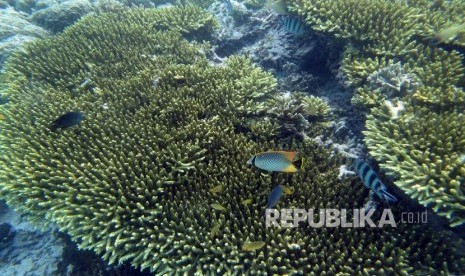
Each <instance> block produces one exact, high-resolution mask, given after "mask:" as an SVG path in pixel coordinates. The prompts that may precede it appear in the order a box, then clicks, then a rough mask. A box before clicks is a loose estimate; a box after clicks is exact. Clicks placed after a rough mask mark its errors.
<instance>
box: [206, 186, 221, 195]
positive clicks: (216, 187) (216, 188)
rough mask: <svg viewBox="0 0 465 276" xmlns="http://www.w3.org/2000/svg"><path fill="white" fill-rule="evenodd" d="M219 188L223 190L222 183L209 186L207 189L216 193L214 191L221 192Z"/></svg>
mask: <svg viewBox="0 0 465 276" xmlns="http://www.w3.org/2000/svg"><path fill="white" fill-rule="evenodd" d="M221 190H223V185H222V184H220V185H218V186H215V187H213V188H211V189H210V190H208V191H210V193H212V194H216V193H219V192H221Z"/></svg>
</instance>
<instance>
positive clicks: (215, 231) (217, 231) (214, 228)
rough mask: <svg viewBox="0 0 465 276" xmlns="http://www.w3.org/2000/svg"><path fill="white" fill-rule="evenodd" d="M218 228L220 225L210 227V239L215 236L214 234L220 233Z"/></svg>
mask: <svg viewBox="0 0 465 276" xmlns="http://www.w3.org/2000/svg"><path fill="white" fill-rule="evenodd" d="M220 226H221V224H217V225H215V226H213V227H212V230H211V232H210V238H214V237H215V236H216V234H218V233H219V232H220Z"/></svg>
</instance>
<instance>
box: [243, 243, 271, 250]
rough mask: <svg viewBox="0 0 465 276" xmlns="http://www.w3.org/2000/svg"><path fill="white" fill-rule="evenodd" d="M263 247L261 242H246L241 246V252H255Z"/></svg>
mask: <svg viewBox="0 0 465 276" xmlns="http://www.w3.org/2000/svg"><path fill="white" fill-rule="evenodd" d="M263 246H265V242H262V241H254V242H246V243H244V245H243V246H242V250H245V251H255V250H257V249H260V248H262V247H263Z"/></svg>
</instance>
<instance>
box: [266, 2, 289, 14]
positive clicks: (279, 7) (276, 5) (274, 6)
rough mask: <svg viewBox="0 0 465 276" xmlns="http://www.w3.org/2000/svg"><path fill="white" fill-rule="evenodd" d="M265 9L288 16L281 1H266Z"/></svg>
mask: <svg viewBox="0 0 465 276" xmlns="http://www.w3.org/2000/svg"><path fill="white" fill-rule="evenodd" d="M265 8H267V9H270V10H272V11H274V12H276V13H279V14H282V15H286V14H289V11H288V10H287V6H286V3H285V2H284V1H282V0H266V1H265Z"/></svg>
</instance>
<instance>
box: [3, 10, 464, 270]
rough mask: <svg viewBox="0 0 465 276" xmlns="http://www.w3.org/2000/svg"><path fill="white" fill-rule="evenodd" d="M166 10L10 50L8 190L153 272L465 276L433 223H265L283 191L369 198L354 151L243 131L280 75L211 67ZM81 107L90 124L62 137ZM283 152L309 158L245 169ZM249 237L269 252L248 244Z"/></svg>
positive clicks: (336, 201) (92, 24) (318, 200)
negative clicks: (346, 166) (341, 175)
mask: <svg viewBox="0 0 465 276" xmlns="http://www.w3.org/2000/svg"><path fill="white" fill-rule="evenodd" d="M173 9H174V10H175V11H173V12H174V13H178V12H184V11H183V9H185V8H184V7H175V8H173ZM176 10H177V11H176ZM163 12H165V10H140V9H136V10H131V11H122V12H121V13H118V14H101V15H99V16H98V17H86V18H85V19H83V20H81V21H79V22H78V23H77V24H76V25H74V26H72V27H70V28H69V29H67V30H66V31H65V32H64V33H62V34H60V35H58V36H57V37H55V38H52V39H49V40H44V41H39V42H36V43H35V44H31V45H29V46H27V47H26V50H25V51H24V52H21V53H17V54H16V55H15V56H14V57H13V59H12V60H11V61H10V63H9V64H8V66H7V69H6V74H8V76H9V78H8V79H9V81H8V88H7V90H6V91H4V93H5V94H6V95H8V96H9V98H10V101H9V103H8V104H7V105H4V106H2V107H1V109H2V110H1V114H4V115H5V117H6V119H5V120H3V121H0V124H1V128H2V131H1V132H0V150H1V152H2V155H1V156H0V197H1V198H2V199H5V200H6V201H7V202H8V204H9V205H11V206H13V207H14V208H16V209H17V210H18V211H20V212H21V213H22V214H25V215H27V216H28V217H29V218H30V219H31V220H33V221H35V222H36V223H39V224H49V223H53V224H56V225H57V226H58V227H59V228H60V230H61V231H63V232H66V233H69V235H70V236H71V237H72V239H73V240H75V241H76V242H77V243H78V244H79V247H80V248H84V249H91V250H94V251H95V252H97V253H98V254H100V255H102V256H103V258H104V259H105V260H107V261H109V262H110V263H112V264H114V263H122V262H129V263H131V264H132V265H134V266H136V267H140V268H147V269H149V270H150V271H151V272H153V273H154V274H175V273H176V274H183V273H185V274H195V273H196V274H223V275H229V274H260V273H266V274H312V273H313V274H322V273H327V274H336V273H342V274H353V273H358V272H360V271H363V273H365V274H380V273H391V274H404V275H405V274H406V273H408V272H424V273H428V272H431V271H432V270H434V269H441V270H445V269H449V270H450V271H452V272H457V273H460V272H463V266H460V264H461V263H463V261H464V260H463V256H460V255H458V254H457V253H456V252H455V251H454V245H453V244H451V241H450V237H447V236H446V235H447V233H442V232H438V231H433V229H429V228H428V227H427V226H426V227H423V226H421V227H420V226H416V225H409V224H402V225H398V228H383V229H376V228H373V229H370V228H368V229H349V228H311V227H308V226H301V227H298V228H295V229H286V228H273V227H272V228H267V227H266V225H265V220H264V216H263V213H264V206H265V205H266V199H267V194H268V193H269V192H270V190H271V189H272V187H274V186H275V185H279V184H283V185H287V186H290V187H292V188H293V189H294V191H295V192H294V194H293V195H292V196H288V197H286V198H284V199H283V200H282V202H281V203H280V205H278V206H279V207H278V208H284V207H289V208H290V207H292V206H294V207H298V208H305V209H308V208H315V209H320V208H347V209H351V208H358V207H361V206H363V202H364V198H365V197H366V193H367V191H366V190H365V189H364V188H363V186H362V184H361V183H360V182H359V181H356V180H352V181H350V180H346V181H345V182H341V181H339V180H338V172H339V171H338V168H339V167H340V165H342V160H341V158H340V157H339V156H337V155H334V154H331V153H330V152H329V151H328V150H326V149H324V148H320V147H318V146H316V145H315V144H312V143H299V144H296V143H291V144H288V145H287V146H286V147H283V146H282V145H281V143H280V140H278V139H276V138H269V139H258V138H257V139H255V137H253V133H250V132H248V131H244V130H243V128H241V126H242V125H243V124H244V122H246V121H247V118H253V119H261V120H265V119H266V117H267V116H266V112H265V111H266V110H267V108H269V107H270V106H272V102H273V101H272V99H273V98H274V96H275V94H276V91H275V90H274V87H275V86H276V80H274V79H273V78H272V77H271V74H269V73H266V72H263V71H262V70H260V69H259V68H258V67H257V66H254V65H253V64H252V63H251V62H250V61H249V60H247V59H245V58H242V57H230V58H229V61H228V62H227V63H226V64H225V65H224V66H222V67H216V66H212V65H209V63H208V61H207V60H206V58H205V56H204V52H205V51H203V49H205V47H207V46H205V45H204V44H199V43H195V42H191V43H189V42H188V41H187V40H185V39H183V36H182V35H181V33H180V32H179V30H158V31H157V30H155V29H154V28H155V26H154V25H153V18H157V17H158V16H160V15H159V13H163ZM207 16H209V15H208V14H206V13H204V14H203V16H202V17H204V18H205V17H207ZM166 20H167V21H169V20H170V19H169V18H167V19H166ZM166 25H169V24H166ZM151 27H153V28H152V29H151ZM206 29H209V28H208V27H206ZM196 30H197V29H194V30H192V32H194V33H195V32H196ZM184 34H185V33H184ZM194 36H195V35H194ZM173 45H176V47H173ZM89 80H90V81H89ZM83 83H84V84H85V85H82V86H81V84H83ZM309 101H310V102H313V100H312V99H311V98H309ZM315 102H317V103H318V102H319V101H318V100H316V99H315ZM323 107H324V106H323ZM69 110H78V111H81V112H83V113H84V115H85V118H84V120H83V122H82V123H81V124H80V125H79V126H76V127H74V128H70V129H65V130H57V131H56V132H51V131H50V130H49V128H48V127H49V125H50V122H51V121H53V120H54V119H56V118H57V117H58V116H60V115H62V114H63V113H65V112H67V111H69ZM311 110H312V109H311ZM321 110H324V108H323V109H321ZM299 112H300V111H299ZM307 112H308V111H307ZM310 113H311V114H313V112H310ZM271 149H291V150H299V152H300V154H302V156H304V157H305V159H306V162H305V164H306V165H305V166H304V167H303V168H302V169H301V170H300V171H299V172H298V173H297V174H295V175H293V176H289V175H278V176H276V178H274V179H275V180H274V182H272V178H271V177H270V176H269V175H265V174H263V173H262V172H259V171H257V170H254V169H250V168H247V167H246V161H247V160H248V158H250V156H252V155H253V154H256V153H257V152H261V151H265V150H271ZM218 185H221V187H222V188H221V190H220V191H217V192H215V193H212V192H210V190H211V189H212V188H213V187H217V186H218ZM250 199H252V200H251V201H250ZM245 200H247V202H249V204H241V202H244V201H245ZM212 204H213V206H216V208H213V207H212ZM218 205H220V206H221V207H222V208H219V207H218ZM402 211H405V210H404V209H402V205H400V206H399V207H398V208H397V209H395V214H396V215H400V213H401V212H402ZM349 212H351V211H349ZM247 241H251V242H253V241H262V242H264V243H265V246H264V247H263V248H261V249H259V250H256V251H244V250H243V249H242V247H243V245H244V243H246V242H247ZM457 246H460V244H459V245H457Z"/></svg>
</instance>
